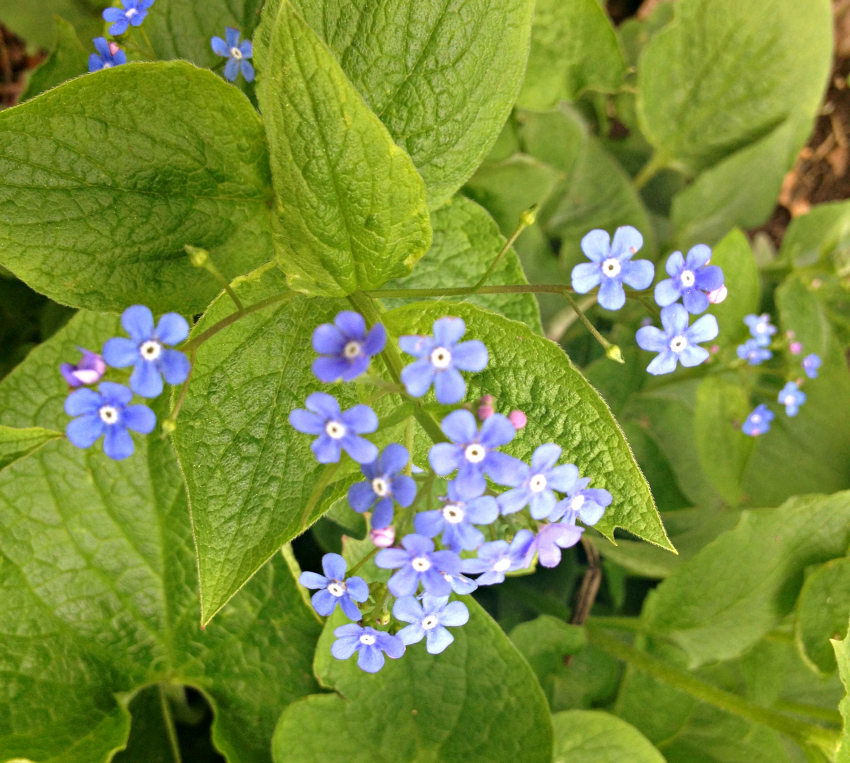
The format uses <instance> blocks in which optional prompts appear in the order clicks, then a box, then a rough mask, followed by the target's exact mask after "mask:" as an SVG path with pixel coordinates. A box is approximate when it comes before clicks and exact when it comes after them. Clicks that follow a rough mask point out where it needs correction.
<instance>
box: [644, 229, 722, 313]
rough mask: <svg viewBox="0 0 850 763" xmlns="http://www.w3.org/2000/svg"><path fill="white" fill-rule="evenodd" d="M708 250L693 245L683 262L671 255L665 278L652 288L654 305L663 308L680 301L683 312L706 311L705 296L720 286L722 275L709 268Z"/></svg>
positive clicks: (714, 268) (706, 300) (678, 256)
mask: <svg viewBox="0 0 850 763" xmlns="http://www.w3.org/2000/svg"><path fill="white" fill-rule="evenodd" d="M710 259H711V249H709V248H708V247H707V246H706V245H705V244H697V245H696V246H695V247H693V248H692V249H691V250H690V251H689V252H688V257H687V259H685V258H684V257H683V256H682V253H681V252H673V254H671V255H670V257H669V258H668V260H667V266H666V270H667V275H669V276H670V278H665V279H664V280H663V281H659V282H658V283H657V284H656V285H655V301H656V302H657V303H658V304H659V305H661V307H667V305H672V304H673V303H674V302H677V301H678V300H679V298H680V297H681V298H682V302H683V303H684V305H685V309H686V310H687V311H688V312H689V313H692V314H693V315H697V314H699V313H704V312H705V311H706V310H707V309H708V305H709V294H710V293H712V292H714V291H716V290H717V289H719V288H720V287H721V286H723V271H722V270H721V269H720V268H719V267H718V266H717V265H709V264H708V262H709V260H710Z"/></svg>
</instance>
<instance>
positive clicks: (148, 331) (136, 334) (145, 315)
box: [121, 305, 153, 344]
mask: <svg viewBox="0 0 850 763" xmlns="http://www.w3.org/2000/svg"><path fill="white" fill-rule="evenodd" d="M121 325H122V326H123V327H124V331H126V332H127V333H128V334H129V335H130V336H131V337H132V338H133V339H135V340H136V342H137V343H139V344H141V343H142V342H145V341H147V340H148V339H150V338H151V337H152V336H153V313H152V312H151V311H150V310H149V309H148V308H147V307H145V306H144V305H133V306H132V307H128V308H127V309H126V310H125V311H124V312H123V313H122V315H121Z"/></svg>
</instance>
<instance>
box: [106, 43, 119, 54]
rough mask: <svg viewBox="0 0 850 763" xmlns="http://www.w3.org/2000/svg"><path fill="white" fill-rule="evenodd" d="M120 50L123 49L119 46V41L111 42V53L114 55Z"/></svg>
mask: <svg viewBox="0 0 850 763" xmlns="http://www.w3.org/2000/svg"><path fill="white" fill-rule="evenodd" d="M119 50H121V48H119V47H118V44H117V43H115V42H110V43H109V53H110V55H113V56H114V55H115V54H116V53H117V52H118V51H119Z"/></svg>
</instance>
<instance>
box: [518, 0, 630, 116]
mask: <svg viewBox="0 0 850 763" xmlns="http://www.w3.org/2000/svg"><path fill="white" fill-rule="evenodd" d="M625 69H626V62H625V60H624V59H623V54H622V53H621V52H620V45H619V43H618V42H617V35H616V34H615V33H614V27H613V26H611V22H610V21H609V20H608V16H607V15H606V13H605V11H604V10H603V9H602V6H600V5H599V3H598V2H597V0H573V1H572V2H567V3H565V2H563V0H539V1H538V3H537V6H536V7H535V9H534V23H533V24H532V27H531V51H530V53H529V56H528V67H527V69H526V72H525V80H524V81H523V83H522V90H521V91H520V94H519V98H518V99H517V106H519V107H520V108H522V109H539V110H542V109H548V108H551V107H552V106H554V105H555V104H557V103H558V101H560V100H566V101H574V100H576V98H578V96H579V95H580V94H581V93H582V91H584V90H587V89H593V90H602V91H605V92H609V93H610V92H614V91H615V90H617V89H618V88H619V87H620V85H621V84H622V82H623V74H624V73H625Z"/></svg>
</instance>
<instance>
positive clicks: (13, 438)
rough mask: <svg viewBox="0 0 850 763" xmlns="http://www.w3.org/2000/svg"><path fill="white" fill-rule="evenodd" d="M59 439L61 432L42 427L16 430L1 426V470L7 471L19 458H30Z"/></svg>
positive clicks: (61, 435)
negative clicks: (52, 441) (32, 454)
mask: <svg viewBox="0 0 850 763" xmlns="http://www.w3.org/2000/svg"><path fill="white" fill-rule="evenodd" d="M58 437H63V434H62V433H61V432H56V431H55V430H52V429H43V428H41V427H27V428H26V429H15V428H14V427H5V426H2V425H0V469H5V468H6V467H7V466H9V464H13V463H14V462H15V461H17V460H18V459H19V458H23V457H24V456H28V455H29V454H30V453H32V452H33V451H36V450H38V449H39V448H40V447H41V446H42V445H44V444H45V443H47V442H50V441H51V440H55V439H57V438H58Z"/></svg>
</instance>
